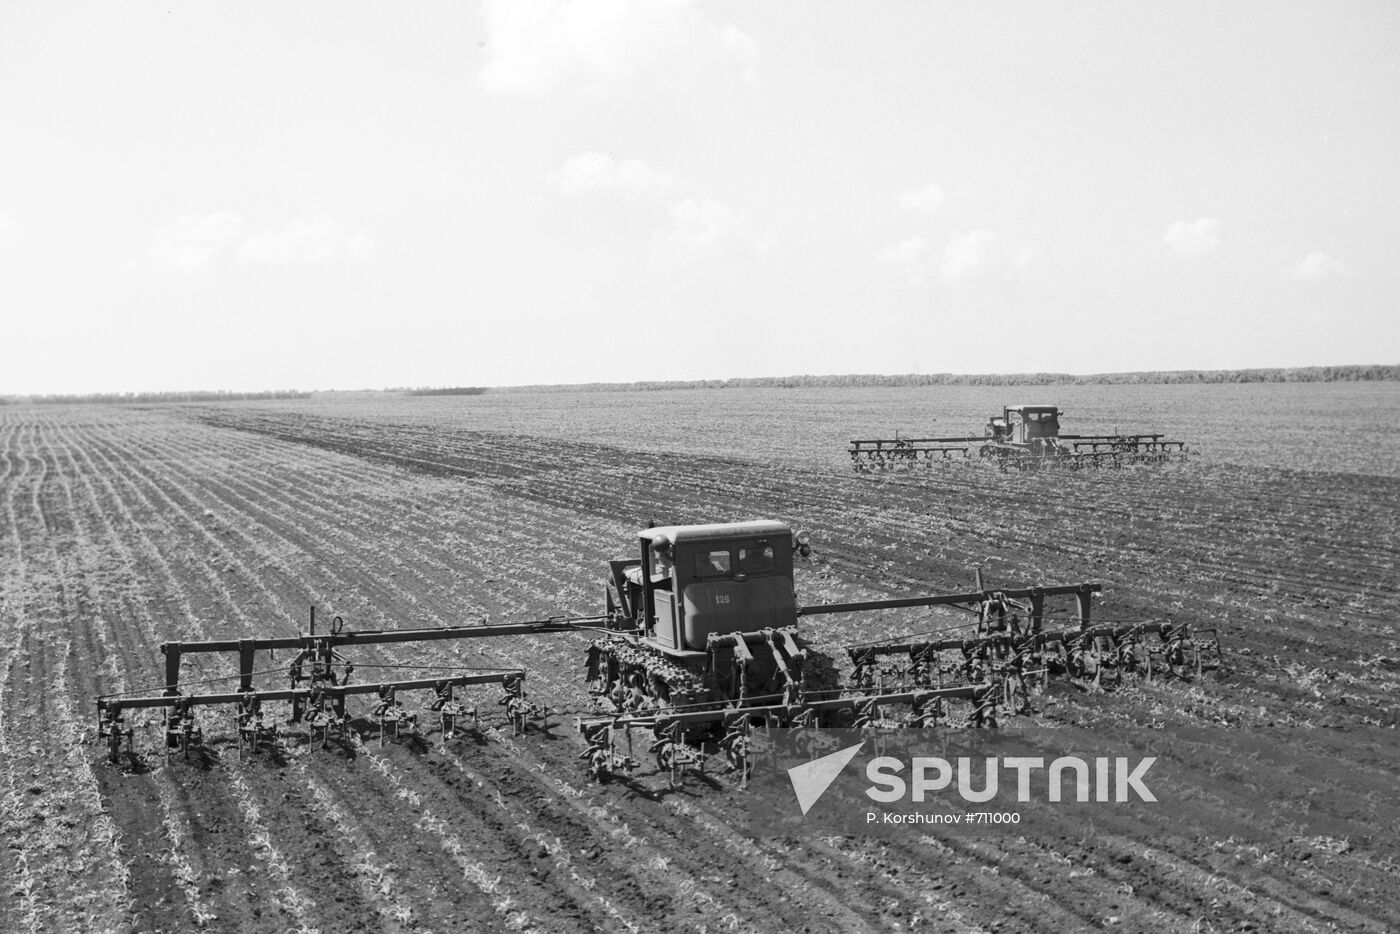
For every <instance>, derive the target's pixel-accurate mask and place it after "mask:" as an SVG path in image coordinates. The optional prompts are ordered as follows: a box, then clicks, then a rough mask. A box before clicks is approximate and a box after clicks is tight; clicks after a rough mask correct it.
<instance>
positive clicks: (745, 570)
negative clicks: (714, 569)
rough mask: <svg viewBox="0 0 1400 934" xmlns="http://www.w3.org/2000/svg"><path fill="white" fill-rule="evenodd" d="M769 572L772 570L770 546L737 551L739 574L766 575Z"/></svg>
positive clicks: (771, 547)
mask: <svg viewBox="0 0 1400 934" xmlns="http://www.w3.org/2000/svg"><path fill="white" fill-rule="evenodd" d="M771 570H773V546H772V545H758V546H754V547H750V548H740V549H739V573H740V574H767V573H768V572H769V571H771Z"/></svg>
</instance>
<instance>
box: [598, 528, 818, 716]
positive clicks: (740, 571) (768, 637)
mask: <svg viewBox="0 0 1400 934" xmlns="http://www.w3.org/2000/svg"><path fill="white" fill-rule="evenodd" d="M640 545H641V547H640V557H638V558H632V559H628V560H620V561H612V562H609V568H610V571H611V574H610V578H609V580H608V584H607V618H608V628H609V629H611V630H614V632H613V633H610V634H609V635H608V636H607V637H606V638H604V639H598V640H595V641H594V642H593V644H592V645H591V646H590V647H589V649H588V684H589V690H590V692H591V693H593V694H594V695H595V696H600V697H606V698H608V699H610V700H611V701H612V702H613V703H614V704H615V705H616V706H617V709H619V710H637V709H640V708H648V709H649V708H652V707H656V706H665V707H673V708H682V707H685V708H694V707H696V706H697V705H704V704H708V703H721V702H732V703H739V704H742V703H749V702H753V701H755V700H757V699H764V700H768V701H771V702H774V703H776V702H779V701H787V702H791V701H793V700H795V699H796V696H797V693H798V692H799V691H802V690H808V691H810V690H820V689H822V688H825V687H828V686H829V685H828V684H826V683H825V682H822V683H818V679H820V678H821V677H822V675H821V674H819V673H816V672H813V671H812V670H811V669H812V668H813V667H814V666H812V665H810V664H809V658H808V654H807V642H806V640H804V639H802V638H801V637H800V636H799V635H798V633H797V600H796V596H795V591H794V589H793V582H792V572H793V554H794V552H796V551H801V550H802V549H805V548H807V547H808V546H807V545H806V542H805V539H804V540H801V541H799V540H798V538H796V537H794V535H793V534H792V531H791V530H790V529H789V528H788V527H787V526H786V525H783V524H782V523H780V522H769V521H763V522H739V523H733V524H728V525H691V526H666V527H663V528H650V529H645V530H643V531H642V533H641V536H640ZM809 679H810V680H809Z"/></svg>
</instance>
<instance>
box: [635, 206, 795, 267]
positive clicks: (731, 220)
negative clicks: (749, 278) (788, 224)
mask: <svg viewBox="0 0 1400 934" xmlns="http://www.w3.org/2000/svg"><path fill="white" fill-rule="evenodd" d="M670 213H671V226H670V227H669V228H667V229H666V230H665V231H664V232H662V233H661V234H659V235H658V237H657V241H658V243H659V245H660V246H662V247H664V248H666V249H668V250H670V251H672V252H677V253H681V254H685V255H689V256H693V257H709V258H713V259H721V260H728V261H738V260H747V259H754V258H757V257H761V256H762V255H763V254H764V253H765V252H767V250H768V245H769V243H770V242H771V241H772V237H771V235H769V234H767V233H763V232H760V231H758V230H756V229H755V228H754V227H753V226H752V225H751V224H750V223H749V220H748V217H747V216H746V215H744V214H742V213H740V212H738V211H735V210H734V209H733V208H730V207H728V206H726V205H723V204H719V203H717V202H714V201H695V200H692V199H686V200H684V201H678V202H676V203H675V204H673V205H671V212H670Z"/></svg>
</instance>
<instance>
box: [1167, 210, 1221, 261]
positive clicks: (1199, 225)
mask: <svg viewBox="0 0 1400 934" xmlns="http://www.w3.org/2000/svg"><path fill="white" fill-rule="evenodd" d="M1162 244H1163V245H1164V246H1167V247H1170V248H1171V249H1172V250H1173V251H1174V252H1176V253H1177V254H1179V255H1181V256H1205V255H1206V254H1207V253H1214V252H1215V251H1216V249H1217V248H1218V247H1219V246H1220V222H1219V221H1217V220H1214V219H1212V218H1209V217H1202V218H1200V219H1199V220H1194V221H1176V222H1174V223H1172V224H1171V226H1169V227H1168V228H1167V232H1166V234H1165V235H1164V236H1163V237H1162Z"/></svg>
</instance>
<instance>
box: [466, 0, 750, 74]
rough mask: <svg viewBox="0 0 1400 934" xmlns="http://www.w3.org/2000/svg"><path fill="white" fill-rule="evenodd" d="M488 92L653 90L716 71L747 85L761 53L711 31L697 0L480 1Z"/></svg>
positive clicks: (728, 29) (738, 36)
mask: <svg viewBox="0 0 1400 934" xmlns="http://www.w3.org/2000/svg"><path fill="white" fill-rule="evenodd" d="M482 18H483V19H484V20H485V26H486V64H485V66H484V67H483V68H482V71H481V74H480V76H479V77H478V82H479V84H480V85H481V86H482V87H483V88H486V89H487V90H491V91H507V92H523V93H546V92H549V91H554V90H559V89H565V88H568V89H583V90H600V89H609V88H613V87H618V86H629V85H630V86H634V87H647V88H655V87H658V86H662V85H664V84H666V83H667V81H668V80H670V81H674V80H677V79H679V80H687V79H689V80H698V79H699V77H700V76H701V74H703V73H712V72H714V71H715V70H716V69H720V68H735V67H737V68H738V69H740V70H741V71H742V72H743V73H744V75H745V76H746V77H747V78H748V79H750V80H752V78H753V74H754V69H755V68H756V65H757V62H758V57H759V48H758V43H757V42H756V41H754V39H753V38H752V37H750V36H748V35H746V34H745V33H743V32H742V31H740V30H739V29H736V28H735V27H733V26H716V25H714V24H712V23H710V22H709V21H708V20H707V19H706V17H705V14H704V13H703V12H702V11H701V10H700V6H699V3H698V2H696V0H485V2H484V3H483V4H482Z"/></svg>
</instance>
